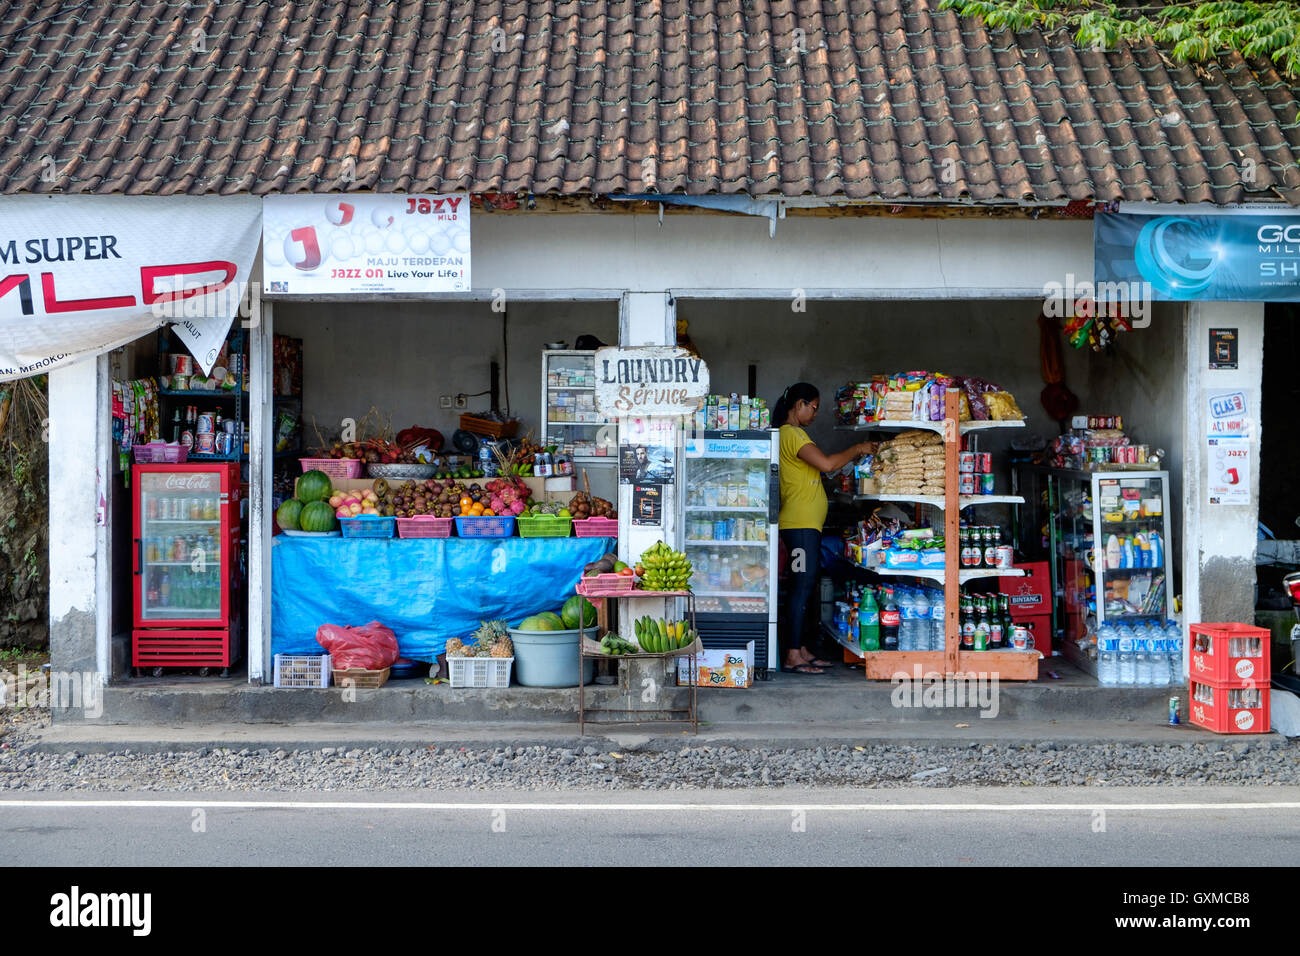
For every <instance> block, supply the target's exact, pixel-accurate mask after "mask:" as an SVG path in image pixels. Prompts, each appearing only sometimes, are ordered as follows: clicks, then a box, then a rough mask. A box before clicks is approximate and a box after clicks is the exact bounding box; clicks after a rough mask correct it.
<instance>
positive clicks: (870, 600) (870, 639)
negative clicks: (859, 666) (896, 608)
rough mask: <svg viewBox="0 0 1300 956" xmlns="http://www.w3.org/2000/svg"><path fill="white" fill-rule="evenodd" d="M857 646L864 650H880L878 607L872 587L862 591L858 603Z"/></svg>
mask: <svg viewBox="0 0 1300 956" xmlns="http://www.w3.org/2000/svg"><path fill="white" fill-rule="evenodd" d="M858 646H859V647H860V648H862V650H864V651H878V650H880V608H879V607H878V606H877V605H876V593H875V590H874V589H872V588H866V589H865V590H864V591H863V592H862V599H861V601H860V602H859V604H858Z"/></svg>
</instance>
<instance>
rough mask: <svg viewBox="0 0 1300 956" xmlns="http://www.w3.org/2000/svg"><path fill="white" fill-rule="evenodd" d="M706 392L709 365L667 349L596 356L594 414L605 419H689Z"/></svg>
mask: <svg viewBox="0 0 1300 956" xmlns="http://www.w3.org/2000/svg"><path fill="white" fill-rule="evenodd" d="M708 394H709V367H708V365H706V364H705V362H704V360H703V359H702V358H700V357H699V356H696V355H692V354H691V353H690V352H687V351H686V350H685V349H680V348H673V347H669V346H653V345H651V346H641V347H637V348H607V349H600V350H598V351H597V352H596V410H597V411H598V412H600V414H602V415H604V416H605V417H606V418H628V417H632V416H663V417H676V416H679V415H692V414H694V413H695V410H696V409H698V408H699V407H700V406H701V405H702V404H704V399H705V397H706V396H707V395H708Z"/></svg>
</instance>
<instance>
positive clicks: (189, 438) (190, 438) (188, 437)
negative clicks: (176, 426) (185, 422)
mask: <svg viewBox="0 0 1300 956" xmlns="http://www.w3.org/2000/svg"><path fill="white" fill-rule="evenodd" d="M181 444H182V445H184V446H185V447H186V448H188V449H190V450H191V451H193V450H194V432H193V430H191V429H189V428H187V429H185V431H183V432H181Z"/></svg>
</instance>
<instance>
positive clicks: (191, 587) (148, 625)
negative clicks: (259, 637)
mask: <svg viewBox="0 0 1300 956" xmlns="http://www.w3.org/2000/svg"><path fill="white" fill-rule="evenodd" d="M131 487H132V488H133V489H134V491H133V496H134V498H135V507H134V509H133V511H134V513H133V516H132V533H133V536H134V540H133V541H132V549H133V550H132V556H131V564H132V578H131V581H132V585H131V586H132V591H133V592H134V598H133V604H134V628H133V630H132V632H131V665H132V666H133V667H136V668H155V669H156V668H162V667H198V668H214V667H219V668H222V669H225V668H229V667H230V666H231V665H232V664H235V663H236V662H238V660H239V659H240V650H241V646H240V629H239V624H240V614H239V598H240V587H239V578H240V573H239V572H240V568H239V464H238V463H236V462H221V463H216V462H213V463H207V464H185V465H134V466H133V467H132V473H131Z"/></svg>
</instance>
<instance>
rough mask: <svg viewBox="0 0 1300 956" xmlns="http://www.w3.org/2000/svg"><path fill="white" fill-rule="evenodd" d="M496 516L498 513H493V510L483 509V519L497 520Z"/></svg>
mask: <svg viewBox="0 0 1300 956" xmlns="http://www.w3.org/2000/svg"><path fill="white" fill-rule="evenodd" d="M496 514H497V513H496V512H495V511H493V510H492V509H491V508H484V509H483V517H484V518H495V517H496Z"/></svg>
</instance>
